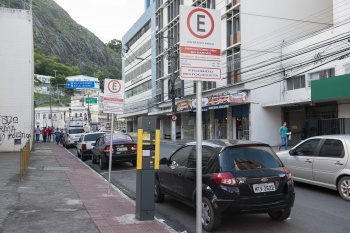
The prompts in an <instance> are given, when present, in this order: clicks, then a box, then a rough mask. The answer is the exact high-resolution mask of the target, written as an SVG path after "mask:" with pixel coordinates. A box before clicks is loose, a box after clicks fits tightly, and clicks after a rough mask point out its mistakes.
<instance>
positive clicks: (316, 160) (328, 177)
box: [277, 135, 350, 201]
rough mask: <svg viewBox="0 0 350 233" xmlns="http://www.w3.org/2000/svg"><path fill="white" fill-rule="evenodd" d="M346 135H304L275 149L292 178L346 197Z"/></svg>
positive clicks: (349, 145) (349, 148)
mask: <svg viewBox="0 0 350 233" xmlns="http://www.w3.org/2000/svg"><path fill="white" fill-rule="evenodd" d="M349 153H350V135H324V136H315V137H311V138H308V139H306V140H304V141H302V142H300V143H299V144H298V145H296V146H294V147H293V148H292V149H291V150H289V151H281V152H278V153H277V155H278V156H279V158H280V159H281V160H282V162H283V163H284V164H285V165H286V166H288V168H289V170H290V171H291V172H292V173H293V178H294V179H295V180H296V181H300V182H304V183H308V184H313V185H317V186H321V187H325V188H329V189H333V190H338V192H339V194H340V196H341V197H342V198H343V199H344V200H346V201H350V161H349Z"/></svg>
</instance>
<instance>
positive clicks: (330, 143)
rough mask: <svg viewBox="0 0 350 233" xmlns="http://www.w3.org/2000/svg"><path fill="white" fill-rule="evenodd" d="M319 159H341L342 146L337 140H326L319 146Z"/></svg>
mask: <svg viewBox="0 0 350 233" xmlns="http://www.w3.org/2000/svg"><path fill="white" fill-rule="evenodd" d="M318 156H319V157H332V158H343V157H344V146H343V143H342V142H341V141H340V140H338V139H326V140H325V142H324V143H323V145H322V146H321V149H320V153H319V154H318Z"/></svg>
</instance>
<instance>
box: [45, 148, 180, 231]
mask: <svg viewBox="0 0 350 233" xmlns="http://www.w3.org/2000/svg"><path fill="white" fill-rule="evenodd" d="M50 148H51V150H52V152H53V154H54V156H55V157H56V159H57V161H58V163H59V164H60V165H61V166H63V167H69V168H70V170H69V171H66V172H65V173H66V174H67V176H68V179H69V181H70V182H71V184H72V185H73V187H74V189H75V191H76V192H77V194H78V196H79V198H80V199H81V201H82V204H83V205H84V206H85V208H86V210H87V212H88V213H89V215H90V217H91V218H92V219H93V221H94V222H95V224H96V225H97V227H98V229H99V230H100V231H101V232H102V233H109V232H128V233H133V232H135V233H137V232H154V233H157V232H159V233H163V232H175V231H174V230H173V229H171V228H170V227H168V226H167V225H165V224H163V223H160V222H159V221H157V220H153V221H138V220H137V219H135V203H134V201H132V200H131V199H129V198H128V197H127V196H125V195H124V194H123V193H122V192H121V191H120V190H118V189H116V188H114V187H113V186H112V187H111V189H110V191H111V193H110V194H109V195H108V194H107V192H108V182H107V181H106V180H105V179H104V178H103V177H101V176H100V175H99V174H98V173H96V172H95V171H93V170H92V169H90V168H89V167H87V165H85V164H84V163H83V162H82V161H81V160H79V159H78V158H76V157H75V156H74V155H72V154H70V153H69V152H68V151H67V150H66V149H65V148H63V147H62V146H58V145H55V144H50Z"/></svg>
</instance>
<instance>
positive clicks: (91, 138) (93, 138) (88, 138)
mask: <svg viewBox="0 0 350 233" xmlns="http://www.w3.org/2000/svg"><path fill="white" fill-rule="evenodd" d="M99 136H101V134H100V133H96V134H88V135H85V138H84V141H86V142H87V141H96V139H97V138H98V137H99Z"/></svg>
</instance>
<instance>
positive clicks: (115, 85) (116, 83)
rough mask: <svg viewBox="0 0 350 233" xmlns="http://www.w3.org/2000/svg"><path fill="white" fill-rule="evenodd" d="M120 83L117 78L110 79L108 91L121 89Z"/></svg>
mask: <svg viewBox="0 0 350 233" xmlns="http://www.w3.org/2000/svg"><path fill="white" fill-rule="evenodd" d="M121 87H122V85H121V84H120V82H119V81H118V80H111V81H109V83H108V91H109V92H110V93H114V94H116V93H118V92H119V91H120V89H121Z"/></svg>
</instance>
